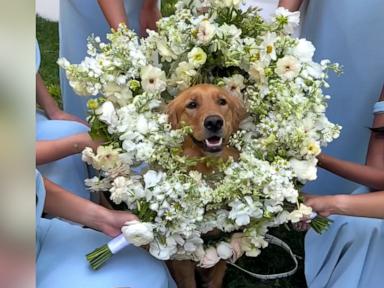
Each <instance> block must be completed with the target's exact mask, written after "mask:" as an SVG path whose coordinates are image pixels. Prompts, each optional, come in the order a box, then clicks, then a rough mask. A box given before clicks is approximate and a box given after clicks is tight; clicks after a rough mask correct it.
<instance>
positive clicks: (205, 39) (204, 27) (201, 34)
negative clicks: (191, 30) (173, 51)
mask: <svg viewBox="0 0 384 288" xmlns="http://www.w3.org/2000/svg"><path fill="white" fill-rule="evenodd" d="M215 31H216V27H215V26H214V25H212V24H211V23H210V22H209V21H208V20H203V21H201V22H200V23H199V26H198V27H197V41H198V42H199V43H201V44H207V43H209V41H211V40H212V38H213V36H215V33H216V32H215Z"/></svg>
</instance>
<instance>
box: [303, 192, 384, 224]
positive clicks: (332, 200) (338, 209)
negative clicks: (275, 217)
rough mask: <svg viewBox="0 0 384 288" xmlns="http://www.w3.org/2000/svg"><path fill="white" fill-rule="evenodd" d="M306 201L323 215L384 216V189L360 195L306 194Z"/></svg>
mask: <svg viewBox="0 0 384 288" xmlns="http://www.w3.org/2000/svg"><path fill="white" fill-rule="evenodd" d="M304 198H305V201H304V203H305V204H306V205H308V206H310V207H312V209H313V210H314V211H316V212H317V213H319V214H320V215H321V216H324V217H327V216H329V215H332V214H340V215H350V216H361V217H373V218H384V191H380V192H371V193H366V194H359V195H329V196H312V195H306V196H305V197H304Z"/></svg>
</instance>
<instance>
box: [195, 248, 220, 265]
mask: <svg viewBox="0 0 384 288" xmlns="http://www.w3.org/2000/svg"><path fill="white" fill-rule="evenodd" d="M219 261H220V257H219V255H217V251H216V248H215V247H209V248H208V249H206V250H205V254H204V257H203V258H202V259H201V261H200V263H199V266H200V267H202V268H211V267H213V266H215V265H216V264H217V262H219Z"/></svg>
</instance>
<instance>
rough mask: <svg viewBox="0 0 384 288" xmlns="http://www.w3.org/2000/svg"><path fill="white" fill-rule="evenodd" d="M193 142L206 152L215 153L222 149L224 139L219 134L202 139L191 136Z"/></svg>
mask: <svg viewBox="0 0 384 288" xmlns="http://www.w3.org/2000/svg"><path fill="white" fill-rule="evenodd" d="M192 139H193V142H195V143H196V144H197V145H199V146H200V147H201V148H203V149H204V150H205V151H206V152H209V153H217V152H220V151H221V150H223V143H224V139H223V138H222V137H220V136H211V137H209V138H206V139H204V140H203V141H199V140H197V139H196V138H195V137H193V136H192Z"/></svg>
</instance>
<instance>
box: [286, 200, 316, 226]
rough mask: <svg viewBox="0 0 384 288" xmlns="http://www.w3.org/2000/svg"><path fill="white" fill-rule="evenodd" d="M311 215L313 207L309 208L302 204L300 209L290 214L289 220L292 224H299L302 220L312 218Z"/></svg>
mask: <svg viewBox="0 0 384 288" xmlns="http://www.w3.org/2000/svg"><path fill="white" fill-rule="evenodd" d="M311 213H312V208H311V207H308V206H306V205H304V204H303V203H300V206H299V208H298V209H296V210H294V211H292V212H291V213H289V216H288V220H290V221H291V222H292V223H297V222H299V221H301V220H302V219H308V218H309V217H310V216H311Z"/></svg>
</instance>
